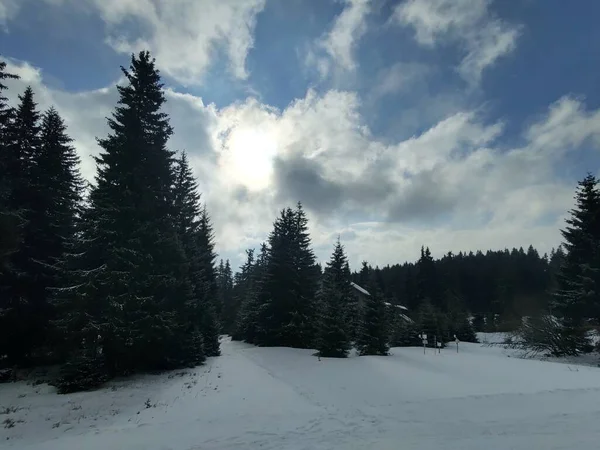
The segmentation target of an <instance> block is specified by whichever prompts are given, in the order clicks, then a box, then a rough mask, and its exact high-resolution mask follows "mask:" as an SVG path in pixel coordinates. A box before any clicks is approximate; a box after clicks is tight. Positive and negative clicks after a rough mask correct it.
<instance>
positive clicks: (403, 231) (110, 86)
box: [0, 0, 600, 266]
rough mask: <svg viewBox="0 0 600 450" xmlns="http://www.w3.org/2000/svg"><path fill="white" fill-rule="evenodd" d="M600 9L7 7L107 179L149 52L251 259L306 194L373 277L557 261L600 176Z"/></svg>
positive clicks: (37, 77) (216, 208)
mask: <svg viewBox="0 0 600 450" xmlns="http://www.w3.org/2000/svg"><path fill="white" fill-rule="evenodd" d="M597 17H600V3H598V2H593V1H587V0H576V1H572V2H565V1H562V0H524V1H520V2H506V1H501V0H496V1H492V0H438V1H435V2H433V1H430V0H405V1H390V0H345V1H342V0H340V1H336V0H285V1H284V0H245V1H243V2H242V1H238V0H203V1H193V0H171V1H167V0H0V24H1V25H2V26H3V31H2V35H1V37H2V39H1V43H0V53H1V55H2V57H5V58H7V59H8V60H9V63H10V65H11V67H12V68H13V71H15V72H17V73H19V74H20V75H22V80H21V81H19V82H16V83H13V86H11V88H13V90H12V91H11V95H12V98H13V99H14V97H15V96H16V94H17V93H18V91H19V89H22V88H23V87H24V86H25V85H26V84H31V85H32V86H33V87H34V89H35V90H36V93H38V101H39V103H40V106H41V107H47V106H49V105H50V104H54V105H56V106H57V108H58V109H59V111H60V112H61V113H62V114H63V115H64V116H65V119H66V120H67V123H68V124H69V130H70V132H71V134H72V135H73V137H74V138H75V139H76V145H77V149H78V151H79V152H80V153H81V156H82V159H83V160H84V161H83V170H84V174H85V175H86V176H87V177H88V178H91V177H93V170H94V168H93V165H92V164H91V159H90V155H92V154H95V153H96V152H97V151H98V149H97V148H96V146H95V144H94V139H93V138H94V136H97V135H102V133H105V132H106V128H105V121H104V120H103V117H105V116H106V115H108V114H110V111H111V109H112V108H113V107H114V103H115V100H116V94H115V89H114V85H115V83H116V82H118V81H119V77H120V72H119V66H120V65H126V64H127V62H128V58H129V54H130V52H132V51H137V50H139V49H142V48H147V49H149V50H150V51H151V52H153V54H154V55H155V56H156V58H157V63H158V66H159V68H160V69H161V71H162V73H163V75H164V78H165V82H166V84H167V87H168V89H169V96H168V97H169V104H168V108H169V112H170V113H171V117H172V123H173V126H174V127H175V137H174V138H173V140H172V145H173V147H174V148H175V149H185V150H187V151H188V152H190V154H191V155H192V157H193V162H194V167H195V170H196V174H197V175H198V178H199V182H200V185H201V187H202V190H203V193H204V199H205V200H206V202H207V205H208V207H209V209H210V210H211V211H212V215H213V218H214V221H215V227H216V229H217V238H218V246H219V251H220V253H221V255H222V256H224V257H229V258H232V259H233V260H234V262H235V263H239V259H240V257H241V256H240V255H242V253H243V249H244V248H247V247H251V246H256V245H257V244H258V243H259V242H260V241H261V240H263V239H264V237H265V235H266V233H267V232H268V231H269V229H270V225H271V222H272V220H273V219H274V216H275V214H276V213H277V210H278V209H279V208H281V207H283V206H285V205H288V204H290V205H293V204H295V202H296V201H298V200H301V201H303V203H304V204H305V205H306V208H307V210H308V212H309V215H310V217H311V219H312V220H311V224H312V231H313V237H314V240H315V246H316V250H317V253H318V255H319V256H320V257H321V258H326V257H327V254H328V253H329V252H330V250H331V246H332V242H333V240H334V239H335V236H336V235H337V234H342V236H346V237H347V238H346V239H345V242H344V243H345V245H346V248H347V250H348V253H349V254H350V256H351V261H352V262H353V264H354V265H355V266H356V265H357V264H358V262H359V261H360V260H362V259H368V260H369V261H371V262H372V263H373V264H380V265H382V264H387V263H394V262H401V261H404V260H413V259H415V258H416V257H417V256H418V249H419V247H420V246H421V245H422V244H425V245H430V246H431V248H432V251H433V253H434V255H438V256H439V255H441V254H442V253H444V252H446V251H448V250H453V251H458V250H470V249H473V250H475V249H478V248H482V249H487V248H499V247H504V246H513V245H517V246H518V245H523V246H527V245H529V244H530V243H532V244H533V245H535V246H537V247H539V248H540V250H541V251H548V250H549V249H550V248H551V247H553V246H556V245H557V244H558V243H559V242H560V235H559V232H558V230H559V228H560V227H561V226H562V224H563V220H564V215H565V212H566V211H567V210H568V208H569V207H570V206H571V205H572V195H573V188H574V186H575V183H576V181H577V180H578V179H580V178H582V177H583V176H584V175H585V173H586V171H591V172H593V173H598V169H599V168H600V157H599V156H600V153H599V151H598V150H599V149H598V144H599V142H600V122H599V120H600V112H599V111H598V110H599V108H600V89H598V87H599V86H600V71H599V70H598V69H599V66H600V60H599V59H598V55H600V28H598V27H597V23H596V22H597V20H595V19H596V18H597Z"/></svg>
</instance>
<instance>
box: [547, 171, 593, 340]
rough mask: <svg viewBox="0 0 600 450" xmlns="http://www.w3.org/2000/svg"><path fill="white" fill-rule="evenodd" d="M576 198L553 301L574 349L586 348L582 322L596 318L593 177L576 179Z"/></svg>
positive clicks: (565, 234)
mask: <svg viewBox="0 0 600 450" xmlns="http://www.w3.org/2000/svg"><path fill="white" fill-rule="evenodd" d="M575 200H576V206H575V208H574V209H572V210H571V212H570V214H571V217H570V218H569V219H567V221H566V222H567V227H566V228H565V229H564V230H562V231H561V232H562V235H563V238H564V239H565V242H564V244H563V245H564V248H565V250H566V255H565V257H564V263H563V265H562V267H561V268H560V272H559V274H558V275H557V284H558V289H557V291H556V293H555V294H554V304H553V313H554V314H556V315H558V316H559V317H561V318H562V321H563V324H564V326H565V327H566V329H567V330H566V331H565V333H566V334H567V335H569V336H570V342H573V343H576V344H577V346H578V347H579V349H572V350H573V351H577V350H582V349H584V348H585V347H587V338H586V337H585V333H584V330H583V328H582V325H583V322H584V320H585V319H588V318H591V317H594V318H596V317H597V315H598V312H599V310H600V279H599V277H598V275H597V273H598V271H599V270H600V259H599V258H598V249H599V248H600V192H599V190H598V180H597V179H596V178H595V177H594V176H592V175H591V174H588V175H587V176H586V177H585V178H584V179H583V180H582V181H580V182H579V184H578V189H577V193H576V196H575ZM574 335H578V336H579V338H578V339H574V338H573V336H574Z"/></svg>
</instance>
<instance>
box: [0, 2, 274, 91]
mask: <svg viewBox="0 0 600 450" xmlns="http://www.w3.org/2000/svg"><path fill="white" fill-rule="evenodd" d="M25 1H30V2H45V3H49V4H51V5H53V6H55V7H67V8H72V7H73V6H74V5H76V6H78V7H82V6H83V7H87V8H90V10H91V11H93V12H94V13H97V14H99V15H100V17H101V18H102V20H103V21H104V22H105V24H106V33H107V36H106V42H107V43H108V44H109V45H110V46H112V47H113V48H114V49H115V50H116V51H118V52H122V53H131V52H135V51H139V50H142V49H146V50H150V51H151V52H152V53H153V55H154V56H155V57H156V58H157V60H159V61H160V64H161V68H162V70H163V71H164V73H166V74H168V75H170V76H172V77H173V78H175V79H176V80H178V81H179V82H180V83H182V84H184V85H198V84H201V83H202V79H203V76H204V75H205V74H206V72H207V71H208V70H209V69H210V67H211V65H212V64H213V63H214V61H215V58H216V57H217V54H218V53H219V52H221V51H222V52H224V53H225V54H226V55H227V58H228V60H229V68H230V72H231V73H232V75H233V76H235V77H236V78H239V79H246V78H247V77H248V72H247V70H246V58H247V56H248V53H249V52H250V50H251V49H252V47H253V45H254V36H253V33H254V28H255V26H256V20H257V15H258V14H259V13H260V12H261V11H262V10H263V8H264V6H265V4H266V0H243V1H240V0H202V1H197V0H0V25H3V24H6V22H8V20H10V19H12V18H14V17H15V16H16V13H17V12H18V9H19V7H20V5H21V3H22V2H25Z"/></svg>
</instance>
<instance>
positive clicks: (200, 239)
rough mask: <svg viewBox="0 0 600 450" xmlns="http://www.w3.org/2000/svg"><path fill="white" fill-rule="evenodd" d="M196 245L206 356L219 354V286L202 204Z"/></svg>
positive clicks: (205, 213)
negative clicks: (202, 304) (199, 265)
mask: <svg viewBox="0 0 600 450" xmlns="http://www.w3.org/2000/svg"><path fill="white" fill-rule="evenodd" d="M196 246H197V247H198V249H199V251H200V263H201V267H202V273H203V279H204V284H203V296H204V307H203V313H202V339H203V341H204V350H205V351H206V356H219V355H220V354H221V350H220V344H219V335H220V334H221V324H220V322H219V316H220V312H221V309H222V307H221V304H220V303H219V293H218V291H219V287H218V285H217V272H216V267H215V259H216V257H217V255H216V253H215V243H214V233H213V228H212V223H211V221H210V217H209V215H208V212H207V210H206V205H204V206H203V207H202V209H201V211H200V228H199V232H198V234H197V238H196Z"/></svg>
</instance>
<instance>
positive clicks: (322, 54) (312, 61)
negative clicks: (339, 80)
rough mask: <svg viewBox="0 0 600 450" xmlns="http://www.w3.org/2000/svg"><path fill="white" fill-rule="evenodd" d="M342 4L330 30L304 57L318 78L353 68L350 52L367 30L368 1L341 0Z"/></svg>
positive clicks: (351, 52) (369, 0)
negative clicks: (317, 73) (341, 8)
mask: <svg viewBox="0 0 600 450" xmlns="http://www.w3.org/2000/svg"><path fill="white" fill-rule="evenodd" d="M344 3H345V5H346V6H345V8H344V9H343V11H342V12H341V13H340V15H338V16H337V17H336V18H335V20H334V21H333V25H332V27H331V29H330V30H329V31H328V32H327V33H325V34H324V35H323V36H322V37H321V38H319V39H318V40H317V42H316V45H315V48H314V49H312V50H311V51H309V53H308V56H307V61H306V62H307V64H309V65H314V66H316V67H317V70H318V71H319V73H320V75H321V77H325V76H327V75H328V74H330V72H331V71H332V70H336V69H338V70H342V71H353V70H355V69H356V61H355V58H354V51H355V47H356V45H357V43H358V42H359V41H360V39H361V37H362V36H363V35H364V34H365V33H366V31H367V24H366V17H367V15H368V14H369V12H370V11H371V5H370V4H371V0H344Z"/></svg>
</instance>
